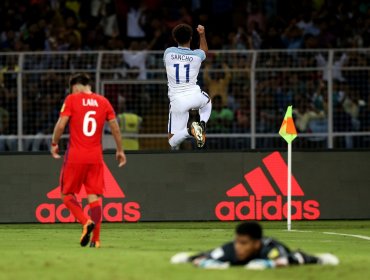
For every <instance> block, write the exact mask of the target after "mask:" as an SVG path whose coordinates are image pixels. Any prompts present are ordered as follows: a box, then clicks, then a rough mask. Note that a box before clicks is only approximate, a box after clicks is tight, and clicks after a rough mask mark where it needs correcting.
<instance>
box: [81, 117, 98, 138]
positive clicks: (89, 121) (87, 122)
mask: <svg viewBox="0 0 370 280" xmlns="http://www.w3.org/2000/svg"><path fill="white" fill-rule="evenodd" d="M92 115H96V111H88V112H86V114H85V117H84V122H83V126H82V131H83V133H84V135H85V136H87V137H91V136H93V135H94V134H95V132H96V120H95V119H94V118H93V117H91V116H92ZM89 128H90V130H89Z"/></svg>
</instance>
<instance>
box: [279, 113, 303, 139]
mask: <svg viewBox="0 0 370 280" xmlns="http://www.w3.org/2000/svg"><path fill="white" fill-rule="evenodd" d="M279 134H280V136H281V137H283V138H284V139H285V141H287V142H288V144H290V143H292V142H293V140H294V139H295V138H296V137H297V136H298V135H297V130H296V129H295V125H294V121H293V106H289V107H288V109H287V111H286V113H285V117H284V121H283V123H282V124H281V127H280V130H279Z"/></svg>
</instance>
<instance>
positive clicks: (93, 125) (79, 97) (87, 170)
mask: <svg viewBox="0 0 370 280" xmlns="http://www.w3.org/2000/svg"><path fill="white" fill-rule="evenodd" d="M69 85H70V88H71V90H72V93H71V94H70V95H68V96H67V98H66V99H65V101H64V104H63V107H62V109H61V111H60V117H59V120H58V122H57V123H56V125H55V128H54V134H53V139H52V146H51V154H52V156H53V157H54V158H55V159H59V158H61V156H60V155H59V153H58V142H59V139H60V137H61V136H62V134H63V132H64V129H65V127H66V126H67V124H68V123H69V130H70V139H69V145H68V149H67V151H66V153H65V159H64V164H63V168H62V171H61V174H60V185H61V190H62V197H61V198H62V200H63V202H64V204H65V205H66V207H67V208H68V209H69V210H70V211H71V213H72V214H73V215H74V216H75V218H76V219H77V220H78V221H79V222H80V223H81V224H82V226H83V229H82V235H81V239H80V244H81V246H83V247H84V246H86V245H87V244H88V243H89V242H90V235H91V233H93V237H92V240H91V242H90V247H100V226H101V220H102V206H101V201H100V197H101V196H102V195H103V192H104V174H103V154H102V144H101V143H102V133H103V128H104V124H105V122H106V121H108V123H109V126H110V128H111V131H112V135H113V137H114V140H115V143H116V146H117V151H116V159H117V161H118V162H119V165H118V166H119V167H122V166H124V165H125V164H126V156H125V153H124V151H123V149H122V144H121V143H122V142H121V141H122V139H121V133H120V129H119V126H118V123H117V120H116V115H115V113H114V110H113V108H112V105H111V104H110V103H109V101H108V100H107V99H106V98H105V97H103V96H101V95H98V94H96V93H93V92H92V91H91V79H90V77H89V75H87V74H85V73H77V74H74V75H72V76H71V78H70V80H69ZM82 185H84V186H85V190H86V193H87V199H88V202H89V206H90V216H91V218H90V217H87V216H86V215H85V214H84V212H83V210H82V208H81V206H80V204H79V203H78V202H77V200H76V197H75V194H77V193H79V192H80V190H81V186H82Z"/></svg>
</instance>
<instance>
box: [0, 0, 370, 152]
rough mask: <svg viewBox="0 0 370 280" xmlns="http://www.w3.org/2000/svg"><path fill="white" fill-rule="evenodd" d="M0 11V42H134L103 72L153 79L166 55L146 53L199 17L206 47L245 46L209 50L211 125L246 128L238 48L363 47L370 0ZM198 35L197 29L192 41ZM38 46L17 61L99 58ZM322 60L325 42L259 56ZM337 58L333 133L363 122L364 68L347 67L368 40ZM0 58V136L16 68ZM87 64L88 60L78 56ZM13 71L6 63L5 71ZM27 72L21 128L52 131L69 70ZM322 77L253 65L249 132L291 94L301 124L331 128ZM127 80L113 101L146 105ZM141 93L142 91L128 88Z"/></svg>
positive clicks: (102, 46) (261, 62)
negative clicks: (37, 54) (39, 55)
mask: <svg viewBox="0 0 370 280" xmlns="http://www.w3.org/2000/svg"><path fill="white" fill-rule="evenodd" d="M283 2H284V3H283ZM286 7H289V9H287V8H286ZM0 16H1V18H2V21H1V22H0V33H1V35H0V36H1V37H0V51H1V52H11V51H79V50H129V51H132V52H127V53H125V54H124V55H113V57H110V58H108V57H107V59H103V61H102V68H103V69H107V70H115V72H114V73H113V72H107V73H105V74H103V75H102V77H104V78H106V79H131V80H136V79H139V80H146V79H151V78H153V75H154V74H151V73H150V71H147V70H150V69H151V68H160V66H159V64H160V63H161V60H160V59H157V60H156V59H154V60H153V59H150V58H148V55H147V52H146V51H147V50H160V51H163V50H164V49H165V48H166V47H168V46H172V45H173V44H174V42H173V40H172V37H171V29H172V28H173V27H174V26H176V25H177V24H178V23H188V24H190V25H193V26H195V25H197V24H202V25H205V26H206V28H207V39H208V42H209V47H210V49H211V50H240V54H232V55H230V54H229V55H225V56H223V55H212V54H211V55H210V56H209V58H208V59H207V62H206V63H205V67H204V69H203V71H202V75H201V77H200V83H201V84H202V86H203V87H205V89H206V90H207V91H208V92H209V93H210V94H211V96H212V98H213V103H214V110H213V113H212V116H211V119H210V124H209V132H210V133H226V134H227V133H248V132H250V83H249V79H250V67H251V55H249V54H248V53H246V52H242V51H244V50H245V51H247V50H271V49H287V50H295V49H302V50H313V49H328V48H334V49H335V48H338V49H339V48H368V47H369V46H370V4H369V3H368V1H364V0H353V1H344V0H342V1H334V0H303V1H295V0H287V1H277V0H260V1H258V0H255V1H243V0H204V1H201V0H191V1H190V0H183V1H181V0H179V1H172V0H143V1H140V0H131V1H114V0H92V1H89V0H81V1H77V0H21V1H9V0H4V1H2V2H1V3H0ZM225 23H227V24H225ZM196 44H197V38H196V36H194V46H196ZM44 57H46V59H38V58H37V57H35V58H33V59H30V60H26V61H24V65H25V67H24V68H25V69H76V68H77V69H78V68H83V69H90V70H93V69H95V67H96V61H94V60H92V61H90V62H86V61H84V62H81V61H79V57H78V56H74V57H72V56H71V55H66V56H58V57H53V58H50V57H47V56H44ZM158 57H160V56H158ZM328 59H329V58H328V57H327V56H326V53H325V52H322V53H320V52H317V53H310V56H308V55H307V54H305V53H303V52H302V53H295V54H292V53H289V52H285V53H275V52H266V53H262V54H261V55H260V57H259V59H258V61H257V67H261V68H264V67H265V68H271V67H274V68H279V67H282V68H283V67H301V68H305V67H322V66H325V65H326V64H327V62H328ZM333 59H334V62H333V106H334V108H333V112H334V119H333V127H334V132H348V131H355V132H356V131H370V105H369V102H370V100H369V98H368V91H369V89H370V84H369V80H370V79H369V77H370V75H369V74H370V71H369V70H366V69H360V70H356V71H347V70H345V69H342V68H344V67H346V66H356V67H364V66H367V65H369V62H370V53H369V51H363V52H359V51H353V52H352V51H351V52H342V51H338V52H336V53H335V57H334V58H333ZM0 62H1V63H0V64H1V65H0V67H1V71H0V82H1V87H0V91H1V92H0V101H1V102H0V136H1V135H8V134H16V129H17V125H16V122H11V121H10V120H11V119H16V106H17V97H16V75H15V74H14V72H16V71H18V69H17V67H18V61H17V59H14V57H13V56H7V57H5V56H4V57H2V58H1V61H0ZM82 64H86V65H83V67H79V66H80V65H82ZM125 70H128V71H125ZM11 71H13V73H7V72H11ZM45 72H47V71H45ZM159 77H160V78H165V77H163V76H159ZM155 78H158V77H155ZM24 79H25V81H26V82H27V83H26V84H27V86H26V88H25V89H24V94H23V97H24V100H23V108H24V128H25V131H24V133H25V134H33V135H37V134H41V135H42V134H49V133H51V124H52V123H53V122H54V121H55V118H57V115H58V109H59V107H60V103H61V100H63V98H64V96H65V94H66V91H67V89H66V88H65V87H64V86H63V85H64V84H65V80H66V75H62V74H56V73H47V74H35V75H27V77H25V78H24ZM327 80H328V73H327V72H325V71H304V72H283V71H276V72H271V71H268V72H258V73H257V74H256V82H257V83H256V131H257V132H258V133H276V131H277V130H278V128H279V125H280V121H281V118H282V114H283V112H284V110H285V109H286V106H287V105H288V104H291V103H293V104H294V105H295V108H296V109H295V112H294V113H295V119H296V125H297V128H298V130H299V132H307V133H310V132H317V133H320V132H326V131H327V126H328V121H327V113H328V106H327V103H328V100H327V97H328V94H327V92H328V91H327ZM50 81H54V83H57V84H58V86H55V84H50ZM129 87H130V88H137V89H136V90H135V93H131V94H129V96H127V95H125V96H122V98H121V99H119V98H116V101H114V100H113V105H114V106H115V109H118V108H119V107H122V106H123V107H124V108H126V109H127V108H128V109H129V110H131V111H134V112H135V113H138V114H140V115H144V114H145V113H147V112H149V111H150V110H149V109H148V106H150V105H151V103H150V101H151V100H150V99H151V98H153V97H152V96H150V95H148V89H147V88H143V87H140V86H135V85H133V86H129ZM113 90H114V89H113ZM149 91H150V92H154V91H155V90H154V89H153V90H149ZM139 93H140V97H138V96H132V95H133V94H136V95H138V94H139ZM108 94H109V93H108ZM113 95H114V94H112V98H113V99H114V97H113ZM122 99H125V101H126V103H127V104H124V105H122V106H121V105H120V103H122V102H120V101H119V100H121V101H122ZM130 102H131V103H132V104H130ZM144 120H145V116H144ZM275 142H276V141H273V139H270V138H263V139H262V138H261V139H259V140H258V141H257V146H258V147H261V148H266V147H268V148H271V147H274V146H276V145H278V144H276V143H275ZM11 143H13V144H14V143H15V142H14V141H13V142H11ZM300 143H301V145H303V147H309V146H312V147H326V140H325V138H322V137H321V138H320V137H312V138H305V139H303V141H300ZM13 144H12V145H13ZM12 145H10V144H9V141H8V143H5V142H4V140H1V139H0V151H1V150H11V149H13V148H12ZM220 145H221V146H220ZM248 145H249V142H248V140H246V139H243V140H242V141H239V140H238V141H236V140H235V141H232V143H231V142H230V143H229V144H226V145H225V142H223V143H221V144H220V141H217V139H216V140H214V141H212V140H211V141H210V147H214V148H224V147H234V148H235V147H244V148H247V147H248ZM366 145H368V138H366V137H357V138H356V137H338V138H337V143H336V147H338V148H340V147H342V148H353V147H364V146H366ZM13 146H14V145H13ZM26 148H27V149H28V150H39V149H45V148H47V143H44V144H43V145H42V144H40V142H39V141H34V140H30V141H29V142H26Z"/></svg>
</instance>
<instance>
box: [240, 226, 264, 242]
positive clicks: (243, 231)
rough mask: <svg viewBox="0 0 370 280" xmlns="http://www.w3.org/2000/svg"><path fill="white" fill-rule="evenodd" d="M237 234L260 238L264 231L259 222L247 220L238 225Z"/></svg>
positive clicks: (255, 238)
mask: <svg viewBox="0 0 370 280" xmlns="http://www.w3.org/2000/svg"><path fill="white" fill-rule="evenodd" d="M236 234H237V235H248V236H249V237H250V238H251V239H254V240H260V239H261V238H262V235H263V232H262V227H261V225H260V224H259V223H257V222H245V223H241V224H240V225H238V226H237V227H236Z"/></svg>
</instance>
